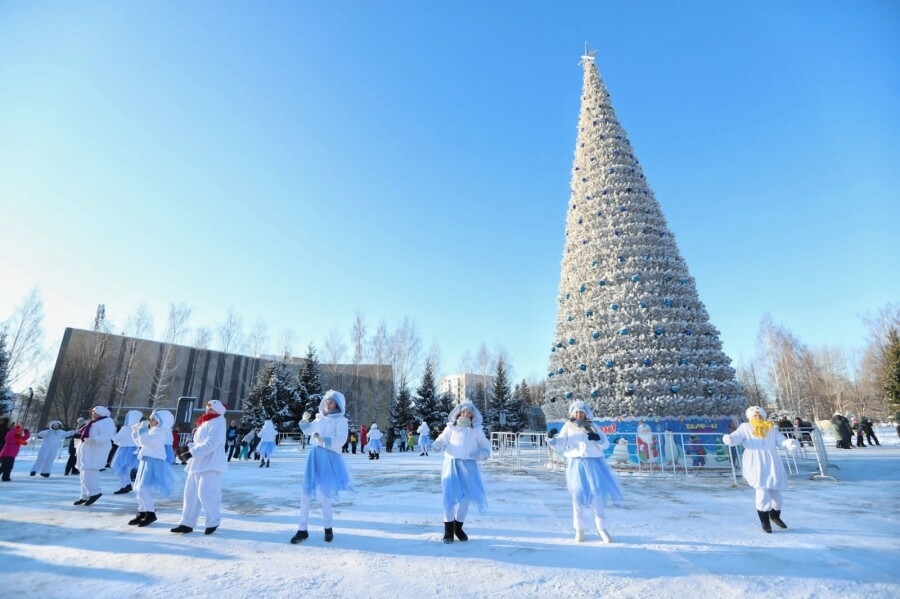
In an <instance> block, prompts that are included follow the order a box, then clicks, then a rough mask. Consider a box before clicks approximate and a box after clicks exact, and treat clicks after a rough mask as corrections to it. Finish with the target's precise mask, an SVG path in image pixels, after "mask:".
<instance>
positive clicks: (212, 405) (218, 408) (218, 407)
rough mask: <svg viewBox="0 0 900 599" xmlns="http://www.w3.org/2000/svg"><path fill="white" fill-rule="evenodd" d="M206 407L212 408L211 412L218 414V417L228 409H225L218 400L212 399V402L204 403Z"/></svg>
mask: <svg viewBox="0 0 900 599" xmlns="http://www.w3.org/2000/svg"><path fill="white" fill-rule="evenodd" d="M206 405H207V406H208V407H210V408H212V410H213V412H215V413H216V414H219V415H220V416H221V415H222V414H224V413H225V412H226V411H227V410H228V408H226V407H225V404H223V403H222V402H221V401H219V400H218V399H213V400H212V401H208V402H206Z"/></svg>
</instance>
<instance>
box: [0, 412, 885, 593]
mask: <svg viewBox="0 0 900 599" xmlns="http://www.w3.org/2000/svg"><path fill="white" fill-rule="evenodd" d="M881 438H882V439H883V443H884V444H883V445H882V446H881V447H873V448H862V449H853V450H849V451H847V450H844V451H838V450H834V449H830V450H829V456H830V459H831V460H832V462H833V463H834V464H835V465H836V466H837V467H838V468H839V469H834V470H832V472H833V473H834V474H835V475H836V476H837V477H838V478H839V482H829V481H812V480H809V479H808V478H806V477H805V476H797V477H794V478H793V481H792V485H791V490H790V491H788V492H787V493H786V498H785V502H786V505H785V508H784V512H783V517H784V520H785V521H786V522H787V524H788V526H789V527H790V528H789V529H788V530H779V529H776V531H775V532H774V533H773V534H771V535H767V534H764V533H763V532H762V531H761V530H760V528H759V523H758V520H757V517H756V513H755V509H754V507H753V491H752V490H751V489H750V488H748V487H746V486H741V487H740V488H737V489H735V488H732V487H731V484H730V483H731V480H730V477H720V476H716V475H713V476H689V477H684V476H681V477H670V476H663V477H654V478H649V479H648V478H644V477H637V476H628V475H624V476H622V486H623V489H624V491H625V494H626V500H627V503H626V505H625V506H623V507H621V508H611V509H609V511H608V517H609V530H610V532H611V533H612V535H613V538H614V543H613V544H612V545H603V544H602V543H600V541H599V538H598V537H597V536H596V534H594V535H591V536H589V537H588V539H587V542H585V543H582V544H576V543H574V542H573V534H572V525H571V517H570V514H571V507H570V503H569V496H568V494H567V492H566V490H565V484H564V480H563V475H562V473H560V472H551V471H541V470H530V471H529V472H528V473H527V474H513V473H512V472H511V471H508V470H503V469H498V468H492V467H488V468H485V480H486V485H487V488H488V493H489V501H490V507H489V510H488V512H487V513H485V514H482V515H479V514H477V512H473V513H472V514H470V517H469V519H468V521H467V522H466V530H467V531H468V533H469V535H470V540H469V541H468V542H466V543H460V542H456V543H453V544H452V545H445V544H443V543H441V542H440V538H441V533H442V523H441V520H442V518H441V509H440V491H439V489H440V479H439V475H440V464H441V459H442V458H441V457H440V456H437V455H434V454H432V455H431V456H430V457H419V455H418V453H393V454H382V459H381V460H379V461H374V462H373V461H369V460H368V459H366V458H365V457H364V456H362V455H359V454H357V455H350V456H347V460H348V462H349V463H350V465H351V469H352V471H353V474H354V476H355V479H356V485H357V491H356V492H355V493H353V494H347V495H346V496H344V497H343V498H342V500H341V501H340V502H339V503H338V504H337V505H336V509H335V525H334V529H335V539H334V542H333V543H331V544H326V543H324V542H323V540H322V533H321V526H320V522H319V514H318V512H317V511H316V510H315V509H314V510H313V514H312V516H313V517H312V523H311V527H310V534H311V538H310V540H309V541H308V542H306V543H303V544H301V545H290V544H289V543H288V540H289V539H290V537H291V535H292V534H293V533H294V531H295V530H296V520H297V510H298V505H299V501H298V490H299V483H300V479H301V476H302V469H303V464H304V461H305V458H306V454H305V452H303V451H301V450H298V449H296V448H293V447H280V448H279V449H278V451H277V452H276V454H275V457H274V459H273V460H272V467H271V468H268V469H260V468H257V467H256V464H255V463H250V462H241V463H235V462H232V463H231V468H230V470H229V472H228V473H227V474H226V478H225V486H226V491H225V493H224V519H223V522H222V526H221V528H220V529H219V530H218V531H217V532H216V533H215V534H214V535H210V536H205V535H203V534H202V529H201V532H194V533H192V534H188V535H184V536H182V535H175V534H172V533H170V532H169V528H170V527H172V526H174V525H176V524H177V521H178V516H179V513H180V504H181V502H180V497H177V498H172V499H169V500H166V501H164V502H161V503H160V504H158V507H157V513H158V515H159V518H160V520H159V521H158V522H156V523H154V524H153V525H151V526H149V527H147V528H137V527H134V526H128V525H127V524H126V522H127V520H128V519H130V518H131V517H132V516H133V515H134V513H135V512H136V506H135V500H134V497H133V495H113V494H112V492H113V491H114V490H115V489H116V488H118V485H117V484H116V481H115V478H114V476H113V474H112V473H111V472H104V473H102V474H101V476H102V477H103V485H104V495H103V497H102V498H101V499H100V500H99V501H98V502H97V503H96V504H94V505H93V506H90V507H87V508H85V507H81V506H79V507H75V506H73V505H72V501H74V500H75V499H77V498H78V480H77V477H73V476H68V477H66V476H62V474H61V473H62V470H63V462H57V463H56V464H55V466H54V472H53V476H51V477H50V478H48V479H44V478H41V477H29V476H28V471H29V469H30V467H31V462H32V460H33V457H31V456H29V455H25V456H23V457H21V458H20V459H19V460H17V463H16V467H15V470H14V471H13V475H12V476H13V482H11V483H2V484H0V498H2V502H0V505H2V508H0V588H2V589H3V594H4V596H6V597H27V596H31V597H41V598H53V597H66V598H69V599H78V598H80V597H92V598H95V599H98V598H102V597H138V596H140V597H147V596H160V595H165V596H184V597H209V596H216V597H218V598H220V599H225V598H231V597H251V596H252V597H258V598H268V597H299V596H306V597H335V598H341V599H346V598H348V597H404V598H408V597H538V596H544V597H559V598H570V597H679V598H683V597H685V596H688V595H689V596H691V597H698V598H704V597H756V598H759V597H774V596H779V597H841V598H842V599H845V598H847V597H900V561H898V557H897V556H898V555H900V501H898V497H900V443H898V439H897V435H896V433H894V432H893V430H891V429H887V428H885V429H883V430H882V432H881ZM829 446H831V445H830V444H829ZM176 470H177V477H178V479H177V480H179V481H183V479H184V474H183V471H182V468H181V467H176ZM179 488H180V487H179ZM202 523H203V520H202V518H201V522H200V526H202V525H203V524H202Z"/></svg>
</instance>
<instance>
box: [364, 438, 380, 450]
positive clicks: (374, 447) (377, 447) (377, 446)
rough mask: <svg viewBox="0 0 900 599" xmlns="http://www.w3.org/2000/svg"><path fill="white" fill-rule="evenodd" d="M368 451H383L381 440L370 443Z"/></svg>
mask: <svg viewBox="0 0 900 599" xmlns="http://www.w3.org/2000/svg"><path fill="white" fill-rule="evenodd" d="M366 451H381V439H378V440H377V441H369V447H367V448H366Z"/></svg>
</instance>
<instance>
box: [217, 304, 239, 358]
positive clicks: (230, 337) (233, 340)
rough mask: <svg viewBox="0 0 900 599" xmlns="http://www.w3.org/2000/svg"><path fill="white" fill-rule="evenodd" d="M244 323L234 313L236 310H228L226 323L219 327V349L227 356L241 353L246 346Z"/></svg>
mask: <svg viewBox="0 0 900 599" xmlns="http://www.w3.org/2000/svg"><path fill="white" fill-rule="evenodd" d="M243 328H244V321H243V319H241V318H240V317H239V316H237V315H236V314H235V313H234V308H228V315H227V316H226V317H225V322H223V323H222V326H220V327H219V349H221V350H222V351H223V352H225V353H226V354H235V353H239V352H240V348H241V347H243V344H244V333H243Z"/></svg>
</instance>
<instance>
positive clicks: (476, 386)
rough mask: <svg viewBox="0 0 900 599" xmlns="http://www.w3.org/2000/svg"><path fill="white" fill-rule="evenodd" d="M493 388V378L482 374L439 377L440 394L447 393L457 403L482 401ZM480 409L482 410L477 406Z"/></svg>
mask: <svg viewBox="0 0 900 599" xmlns="http://www.w3.org/2000/svg"><path fill="white" fill-rule="evenodd" d="M493 386H494V377H493V376H491V375H482V374H471V373H463V374H450V375H447V376H443V377H441V381H440V392H441V394H444V393H449V394H450V395H452V396H453V398H454V399H455V400H456V401H457V403H458V402H461V401H465V400H468V401H471V402H474V403H476V405H477V402H478V401H479V400H481V401H484V399H485V397H486V396H488V395H489V394H490V391H491V388H492V387H493ZM479 408H480V409H483V408H481V407H480V406H479Z"/></svg>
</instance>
